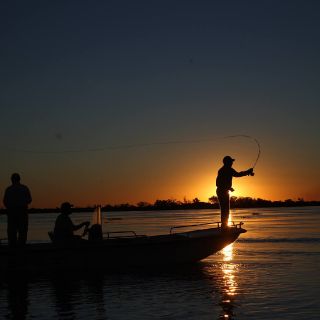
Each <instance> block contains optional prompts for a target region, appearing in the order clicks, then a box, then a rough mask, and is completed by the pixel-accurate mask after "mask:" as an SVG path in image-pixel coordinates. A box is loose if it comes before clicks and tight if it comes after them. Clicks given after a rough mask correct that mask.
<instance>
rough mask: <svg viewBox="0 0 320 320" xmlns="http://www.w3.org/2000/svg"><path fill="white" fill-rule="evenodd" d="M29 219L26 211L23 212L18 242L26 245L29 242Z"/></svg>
mask: <svg viewBox="0 0 320 320" xmlns="http://www.w3.org/2000/svg"><path fill="white" fill-rule="evenodd" d="M28 225H29V219H28V214H27V213H26V212H24V213H21V215H20V219H19V235H18V244H19V245H20V246H24V245H25V244H26V242H27V236H28Z"/></svg>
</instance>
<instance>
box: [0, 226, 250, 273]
mask: <svg viewBox="0 0 320 320" xmlns="http://www.w3.org/2000/svg"><path fill="white" fill-rule="evenodd" d="M243 232H245V230H244V229H242V228H229V230H222V229H221V228H212V229H205V230H197V231H191V232H185V233H178V234H169V235H160V236H151V237H134V238H117V239H105V240H102V241H97V242H94V241H81V242H77V243H72V244H68V245H64V246H61V245H57V244H52V243H42V244H29V245H27V246H26V247H24V248H17V249H9V248H8V247H7V246H0V259H1V261H0V268H1V269H2V270H3V269H5V271H10V270H11V271H13V270H15V271H17V270H19V269H23V270H31V271H48V270H66V269H71V270H75V269H119V268H127V267H151V268H154V267H164V266H175V265H179V264H186V263H194V262H196V261H200V260H202V259H204V258H206V257H208V256H210V255H212V254H214V253H216V252H218V251H220V250H221V249H223V248H224V247H225V246H227V245H229V244H230V243H232V242H234V241H235V240H236V239H237V238H238V237H239V235H240V234H241V233H243Z"/></svg>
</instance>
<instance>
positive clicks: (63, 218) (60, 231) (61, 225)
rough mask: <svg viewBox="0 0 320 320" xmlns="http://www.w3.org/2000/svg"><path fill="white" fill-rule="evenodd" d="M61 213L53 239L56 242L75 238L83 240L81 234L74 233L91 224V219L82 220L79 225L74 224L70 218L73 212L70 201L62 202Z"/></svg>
mask: <svg viewBox="0 0 320 320" xmlns="http://www.w3.org/2000/svg"><path fill="white" fill-rule="evenodd" d="M60 209H61V213H60V215H59V216H58V217H57V219H56V222H55V226H54V231H53V239H54V241H55V242H69V241H74V240H81V236H78V235H74V233H73V232H74V231H76V230H79V229H81V228H82V227H84V226H86V227H87V228H88V226H89V225H90V222H89V221H85V222H82V223H80V224H78V225H75V224H73V222H72V220H71V219H70V217H69V216H70V214H72V205H71V204H70V203H69V202H64V203H62V204H61V207H60Z"/></svg>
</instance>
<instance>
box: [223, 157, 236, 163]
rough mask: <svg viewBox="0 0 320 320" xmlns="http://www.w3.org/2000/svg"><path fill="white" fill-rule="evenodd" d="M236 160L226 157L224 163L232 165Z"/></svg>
mask: <svg viewBox="0 0 320 320" xmlns="http://www.w3.org/2000/svg"><path fill="white" fill-rule="evenodd" d="M234 160H235V159H233V158H231V157H230V156H225V157H224V158H223V163H230V162H233V161H234Z"/></svg>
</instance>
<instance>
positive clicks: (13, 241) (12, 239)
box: [7, 212, 18, 247]
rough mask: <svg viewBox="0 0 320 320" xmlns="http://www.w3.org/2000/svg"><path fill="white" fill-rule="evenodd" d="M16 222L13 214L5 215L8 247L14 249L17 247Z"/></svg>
mask: <svg viewBox="0 0 320 320" xmlns="http://www.w3.org/2000/svg"><path fill="white" fill-rule="evenodd" d="M17 232H18V228H17V222H16V219H15V217H14V216H13V214H10V212H9V214H8V215H7V236H8V244H9V246H10V247H15V246H16V245H17Z"/></svg>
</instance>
